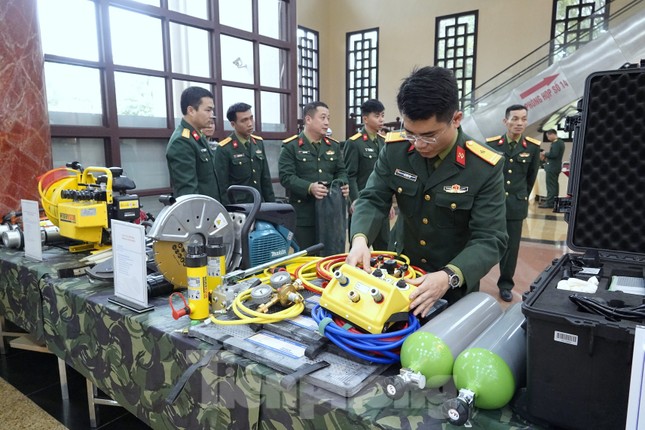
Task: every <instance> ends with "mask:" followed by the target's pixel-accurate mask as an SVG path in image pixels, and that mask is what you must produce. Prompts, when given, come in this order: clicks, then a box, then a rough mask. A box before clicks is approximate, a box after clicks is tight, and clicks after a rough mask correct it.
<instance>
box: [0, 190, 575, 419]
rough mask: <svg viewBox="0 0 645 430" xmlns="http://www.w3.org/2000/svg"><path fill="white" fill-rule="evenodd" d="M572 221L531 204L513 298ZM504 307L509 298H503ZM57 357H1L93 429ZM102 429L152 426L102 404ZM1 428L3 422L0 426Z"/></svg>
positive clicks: (31, 386)
mask: <svg viewBox="0 0 645 430" xmlns="http://www.w3.org/2000/svg"><path fill="white" fill-rule="evenodd" d="M566 234H567V224H566V222H565V221H564V216H563V215H562V214H554V213H552V211H551V210H549V209H538V208H537V204H535V203H532V204H531V205H530V209H529V217H528V218H527V220H526V221H525V224H524V229H523V239H522V245H521V248H520V255H519V259H518V265H517V270H516V273H515V288H514V289H513V295H514V298H513V303H515V302H519V301H521V300H522V294H523V293H524V292H526V291H528V290H529V287H530V285H531V283H532V282H533V280H534V279H535V278H536V277H537V275H538V274H540V273H541V272H542V271H543V270H544V269H545V268H546V267H547V266H548V265H550V264H551V262H552V261H553V259H555V258H558V257H560V256H561V255H563V254H565V253H567V252H569V251H568V249H567V247H566V245H565V240H566ZM498 276H499V268H498V267H495V268H493V269H492V270H491V272H490V273H489V274H488V275H487V276H486V277H485V278H484V279H482V282H481V290H482V291H484V292H487V293H489V294H491V295H493V296H494V297H496V298H498V300H499V296H498V292H497V287H496V281H497V277H498ZM501 303H502V304H503V305H504V306H508V303H504V302H501ZM57 369H58V366H57V361H56V358H55V357H54V356H52V355H51V354H42V353H36V352H28V351H18V350H12V349H9V350H8V353H7V355H5V356H0V377H2V378H4V379H5V380H7V381H8V382H9V383H11V384H12V385H13V386H14V387H16V388H17V389H18V390H20V391H21V392H22V393H24V394H25V395H27V396H28V397H29V398H30V399H31V400H33V401H34V402H35V403H36V404H38V405H39V406H40V407H41V408H43V409H44V410H46V411H47V412H48V413H49V414H50V415H52V416H54V417H55V418H56V419H58V420H59V421H60V422H61V423H63V424H64V425H65V426H67V427H68V428H69V429H70V430H80V429H88V428H89V415H88V407H87V393H86V389H85V380H84V378H83V377H82V376H81V375H80V374H78V373H77V372H76V371H74V370H73V369H71V368H69V367H68V368H67V371H68V379H69V389H70V400H68V401H63V400H62V399H61V394H60V388H59V384H58V370H57ZM98 411H99V413H98V416H99V427H98V428H99V429H102V430H112V429H114V430H116V429H147V428H149V427H148V426H146V425H145V424H144V423H143V422H141V421H139V420H138V419H137V418H136V417H134V416H133V415H131V414H129V413H128V412H126V411H125V410H124V409H121V408H115V407H110V406H98ZM0 427H1V425H0Z"/></svg>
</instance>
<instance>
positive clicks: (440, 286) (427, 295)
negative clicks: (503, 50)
mask: <svg viewBox="0 0 645 430" xmlns="http://www.w3.org/2000/svg"><path fill="white" fill-rule="evenodd" d="M408 283H410V284H412V285H416V286H417V289H416V290H415V291H413V292H411V293H410V301H411V302H410V310H411V311H412V312H413V313H414V315H416V316H417V317H420V318H421V317H424V316H425V315H426V314H427V313H428V312H429V311H430V310H431V309H432V305H434V303H435V302H436V301H437V300H439V299H440V298H442V297H443V296H444V294H446V291H448V289H449V288H450V287H449V285H448V274H447V273H446V272H444V271H443V270H440V271H438V272H432V273H428V274H425V275H423V276H421V277H419V278H416V279H409V280H408Z"/></svg>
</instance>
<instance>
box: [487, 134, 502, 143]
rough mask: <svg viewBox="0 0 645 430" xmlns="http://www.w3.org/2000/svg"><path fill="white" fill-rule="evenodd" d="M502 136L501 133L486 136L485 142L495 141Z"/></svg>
mask: <svg viewBox="0 0 645 430" xmlns="http://www.w3.org/2000/svg"><path fill="white" fill-rule="evenodd" d="M501 138H502V136H501V135H499V136H493V137H487V138H486V142H495V141H496V140H500V139H501Z"/></svg>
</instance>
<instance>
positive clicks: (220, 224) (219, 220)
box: [215, 212, 228, 230]
mask: <svg viewBox="0 0 645 430" xmlns="http://www.w3.org/2000/svg"><path fill="white" fill-rule="evenodd" d="M227 225H228V222H226V218H225V217H224V214H223V213H221V212H220V213H219V215H217V217H216V218H215V226H216V227H217V230H220V229H222V228H224V227H226V226H227Z"/></svg>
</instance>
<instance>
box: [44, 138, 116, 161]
mask: <svg viewBox="0 0 645 430" xmlns="http://www.w3.org/2000/svg"><path fill="white" fill-rule="evenodd" d="M72 161H78V162H79V163H81V165H82V166H83V167H84V168H85V167H89V166H105V149H104V142H103V139H87V138H83V139H79V138H75V137H53V138H52V165H53V166H54V167H65V164H67V163H69V162H72Z"/></svg>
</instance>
